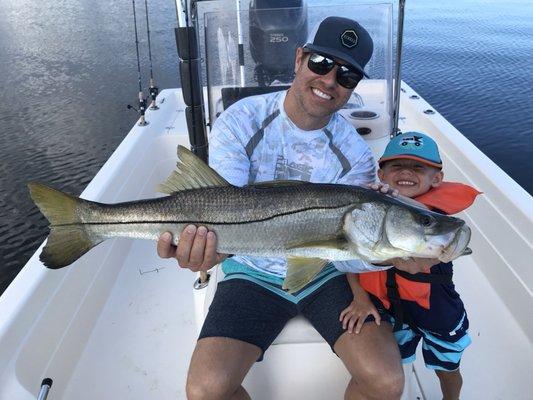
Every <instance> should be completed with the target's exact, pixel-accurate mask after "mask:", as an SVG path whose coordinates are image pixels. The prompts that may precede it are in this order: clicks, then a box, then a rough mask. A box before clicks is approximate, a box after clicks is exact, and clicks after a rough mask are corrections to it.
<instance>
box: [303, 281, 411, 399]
mask: <svg viewBox="0 0 533 400" xmlns="http://www.w3.org/2000/svg"><path fill="white" fill-rule="evenodd" d="M352 300H353V294H352V291H351V289H350V287H349V285H348V281H347V280H346V277H345V276H344V275H341V276H337V277H335V278H332V279H330V280H329V281H328V282H326V283H325V284H324V285H323V286H322V287H321V288H320V289H317V290H316V291H315V292H313V293H312V294H310V295H309V296H308V297H306V298H305V299H304V300H302V302H301V303H300V304H301V310H302V314H303V315H304V316H305V317H306V318H307V319H309V321H310V322H311V324H312V325H313V326H314V327H315V329H317V331H318V332H319V333H320V334H321V335H322V337H324V339H326V341H327V342H328V343H329V345H330V346H331V348H332V349H333V350H334V351H335V353H336V354H337V355H338V356H339V357H340V358H341V360H342V361H343V363H344V365H345V366H346V368H347V369H348V372H349V373H350V374H351V375H352V379H351V381H350V383H349V384H348V387H347V388H346V394H345V398H346V399H380V400H387V399H399V398H400V396H401V394H402V391H403V385H404V376H403V369H402V366H401V364H400V353H399V351H398V346H397V345H396V341H395V340H394V336H393V335H392V327H391V325H390V324H388V323H387V322H384V321H382V322H381V325H380V326H378V325H376V323H375V322H374V321H373V317H369V318H367V321H368V322H367V323H365V324H364V326H363V328H362V329H361V332H360V333H359V334H350V333H349V332H347V331H345V330H344V329H343V328H342V323H341V322H340V321H339V316H340V313H341V311H342V310H344V309H345V308H346V307H347V306H348V305H349V304H350V303H351V301H352Z"/></svg>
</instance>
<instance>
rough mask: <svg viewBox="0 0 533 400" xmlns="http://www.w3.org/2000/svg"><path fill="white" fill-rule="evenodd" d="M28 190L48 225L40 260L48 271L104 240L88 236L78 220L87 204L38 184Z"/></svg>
mask: <svg viewBox="0 0 533 400" xmlns="http://www.w3.org/2000/svg"><path fill="white" fill-rule="evenodd" d="M28 188H29V191H30V196H31V198H32V199H33V201H34V202H35V204H36V205H37V207H39V210H41V212H42V213H43V215H44V216H45V217H46V218H47V219H48V221H50V224H51V226H50V229H51V230H50V235H49V236H48V241H47V243H46V246H45V247H44V248H43V251H42V253H41V255H40V257H39V258H40V260H41V261H42V262H43V264H44V265H46V266H47V267H48V268H51V269H58V268H63V267H66V266H67V265H69V264H71V263H73V262H74V261H76V260H77V259H78V258H80V257H81V256H82V255H83V254H85V253H86V252H88V251H89V250H90V249H92V248H93V247H94V246H96V245H97V244H99V243H101V242H102V241H103V239H102V238H99V237H98V236H97V235H94V234H93V233H91V232H90V231H89V230H88V229H87V227H86V226H85V225H84V224H83V223H82V221H81V219H80V217H79V215H80V211H82V210H83V209H84V208H86V207H87V205H88V203H89V202H87V201H85V200H82V199H80V198H77V197H74V196H71V195H69V194H66V193H63V192H61V191H59V190H55V189H52V188H49V187H48V186H45V185H43V184H40V183H35V182H32V183H29V184H28Z"/></svg>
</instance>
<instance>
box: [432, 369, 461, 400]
mask: <svg viewBox="0 0 533 400" xmlns="http://www.w3.org/2000/svg"><path fill="white" fill-rule="evenodd" d="M435 373H436V374H437V377H438V378H439V381H440V388H441V390H442V398H443V400H458V399H459V394H460V393H461V387H462V386H463V377H462V376H461V372H460V371H459V369H456V370H455V371H442V370H438V369H437V370H435Z"/></svg>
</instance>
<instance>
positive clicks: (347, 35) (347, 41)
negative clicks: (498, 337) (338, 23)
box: [341, 29, 359, 49]
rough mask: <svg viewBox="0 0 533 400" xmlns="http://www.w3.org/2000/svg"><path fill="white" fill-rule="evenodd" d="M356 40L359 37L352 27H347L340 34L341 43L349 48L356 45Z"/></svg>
mask: <svg viewBox="0 0 533 400" xmlns="http://www.w3.org/2000/svg"><path fill="white" fill-rule="evenodd" d="M358 41H359V37H358V36H357V33H355V31H354V30H353V29H347V30H345V31H344V32H343V33H342V35H341V43H342V45H343V46H344V47H347V48H349V49H351V48H352V47H355V46H357V42H358Z"/></svg>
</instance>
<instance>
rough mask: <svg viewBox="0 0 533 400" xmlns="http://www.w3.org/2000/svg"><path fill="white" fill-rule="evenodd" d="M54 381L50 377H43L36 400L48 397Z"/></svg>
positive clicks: (43, 399)
mask: <svg viewBox="0 0 533 400" xmlns="http://www.w3.org/2000/svg"><path fill="white" fill-rule="evenodd" d="M53 383H54V381H52V379H50V378H44V379H43V381H42V382H41V390H39V395H38V396H37V400H46V399H47V398H48V394H49V393H50V389H51V388H52V384H53Z"/></svg>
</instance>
